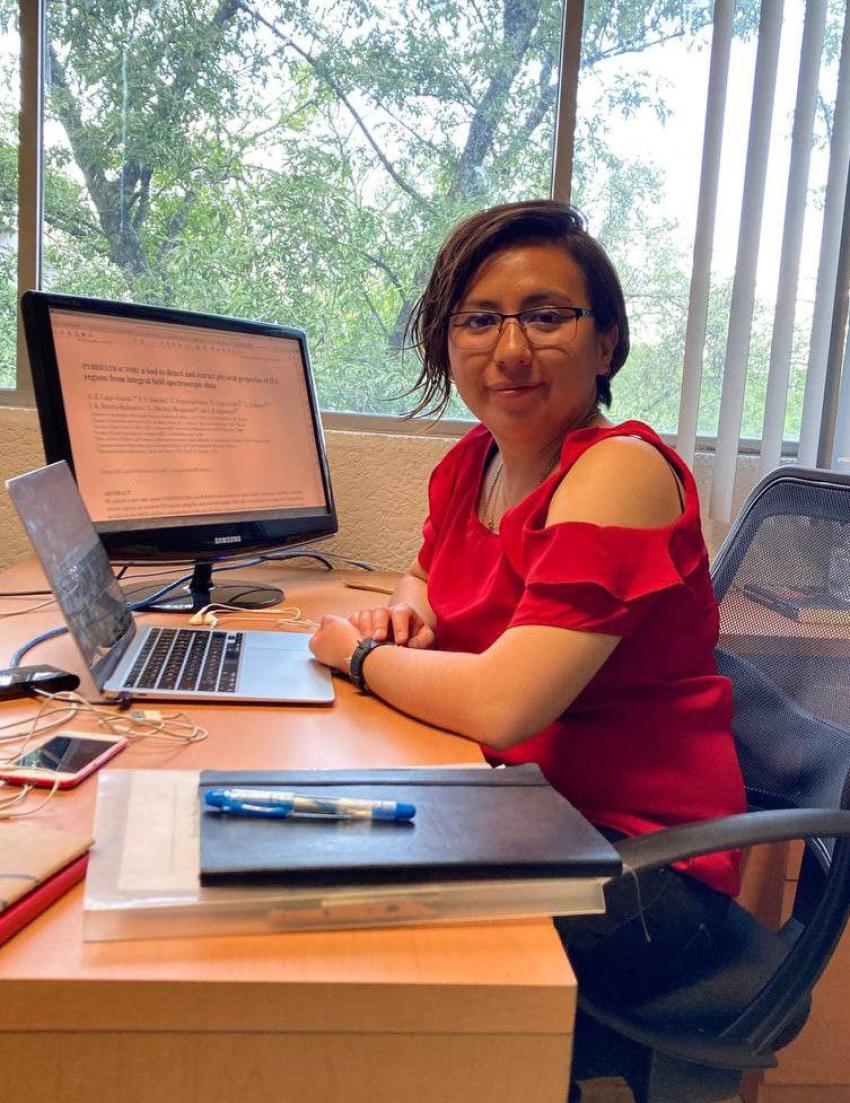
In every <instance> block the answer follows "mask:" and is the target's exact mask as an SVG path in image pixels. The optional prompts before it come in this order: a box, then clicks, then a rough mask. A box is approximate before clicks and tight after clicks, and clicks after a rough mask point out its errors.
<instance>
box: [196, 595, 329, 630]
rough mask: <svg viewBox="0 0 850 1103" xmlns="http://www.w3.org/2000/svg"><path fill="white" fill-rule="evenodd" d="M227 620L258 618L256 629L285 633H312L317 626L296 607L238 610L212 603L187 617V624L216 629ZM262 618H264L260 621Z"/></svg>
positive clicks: (231, 606)
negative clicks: (224, 619) (275, 629)
mask: <svg viewBox="0 0 850 1103" xmlns="http://www.w3.org/2000/svg"><path fill="white" fill-rule="evenodd" d="M225 617H226V618H227V622H228V624H231V623H233V621H240V620H243V619H244V620H246V621H248V620H251V621H253V620H254V618H256V617H260V618H261V624H258V625H257V627H265V628H281V629H284V630H285V631H289V630H295V631H304V632H313V631H315V630H316V629H317V628H318V627H319V625H318V623H317V622H316V621H314V620H310V619H309V617H305V616H302V614H301V610H300V609H299V608H298V606H297V605H284V606H281V607H279V608H277V609H240V608H239V606H238V605H223V604H219V603H217V602H213V603H212V604H211V605H205V606H204V607H203V609H199V610H198V611H197V613H193V614H192V615H191V617H189V623H190V624H194V625H201V624H202V625H206V627H207V628H216V627H218V625H219V624H220V623H221V620H222V619H223V618H225ZM262 618H266V619H265V620H262Z"/></svg>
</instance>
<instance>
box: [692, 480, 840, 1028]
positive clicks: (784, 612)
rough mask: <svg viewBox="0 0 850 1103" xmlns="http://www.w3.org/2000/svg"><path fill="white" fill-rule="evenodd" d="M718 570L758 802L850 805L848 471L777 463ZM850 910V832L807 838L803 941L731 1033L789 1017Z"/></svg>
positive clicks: (790, 934)
mask: <svg viewBox="0 0 850 1103" xmlns="http://www.w3.org/2000/svg"><path fill="white" fill-rule="evenodd" d="M712 578H713V581H714V588H715V593H716V595H717V598H718V601H719V603H720V626H721V627H720V643H719V647H718V651H717V658H718V666H719V667H720V670H721V672H722V673H723V674H725V675H726V676H727V677H728V678H730V679H731V680H732V685H733V690H734V696H735V719H734V722H733V730H734V734H735V743H736V747H737V750H738V757H739V759H740V762H741V768H742V770H743V773H744V781H745V784H746V788H747V798H748V803H749V806H750V808H751V809H765V808H800V809H804V808H829V809H847V808H850V476H843V475H838V474H835V473H834V472H825V471H810V470H806V469H802V468H791V467H787V468H779V469H778V470H777V471H774V472H772V473H771V474H770V475H768V476H767V477H766V478H764V479H763V480H762V481H761V482H760V483H759V485H758V486H757V487H756V488H755V490H754V491H753V493H752V494H751V495H750V497H749V498H748V500H747V502H746V503H745V505H744V507H743V509H742V510H741V513H740V515H739V517H738V519H737V520H736V522H735V524H734V526H733V528H732V529H731V530H730V533H729V535H728V537H727V539H726V541H725V542H724V544H723V547H722V548H721V550H720V552H719V553H718V555H717V558H716V560H715V562H714V565H713V569H712ZM848 910H850V840H848V839H846V838H844V839H840V840H838V841H835V840H833V839H827V838H820V837H818V836H815V837H812V838H808V839H806V840H805V857H804V860H803V867H802V870H801V875H800V880H799V887H798V892H797V898H796V900H795V903H794V909H793V914H792V916H791V918H790V919H789V920H788V922H787V924H786V926H785V927H784V928H783V930H782V932H781V934H782V936H783V937H784V938H785V939H786V940H787V941H788V942H789V943H793V942H797V941H798V940H802V941H801V943H800V945H799V946H798V947H797V952H795V954H794V957H793V958H792V959H790V960H789V961H786V964H785V965H784V966H783V968H782V969H781V970H780V972H779V974H778V975H777V977H776V978H775V979H774V981H773V982H771V984H770V985H768V987H767V989H766V990H765V991H764V992H763V993H762V996H761V997H760V998H759V1000H758V1001H757V1002H756V1004H755V1006H753V1007H751V1008H750V1009H749V1010H748V1012H747V1013H746V1015H745V1016H744V1017H743V1020H742V1021H741V1022H739V1023H738V1024H736V1026H735V1027H733V1028H732V1029H733V1030H734V1031H736V1032H738V1033H743V1032H746V1031H747V1030H750V1031H752V1030H753V1029H755V1028H756V1024H759V1025H758V1029H757V1030H756V1035H755V1037H756V1038H757V1039H758V1040H759V1041H760V1042H762V1044H764V1043H766V1042H767V1041H768V1039H769V1038H770V1034H771V1032H772V1031H773V1030H775V1029H776V1028H777V1024H778V1023H780V1021H781V1020H782V1019H783V1018H785V1019H786V1021H787V1022H790V1018H789V1016H790V1015H791V1012H792V1009H793V1004H794V1002H795V999H800V998H803V997H804V996H805V995H806V994H807V993H808V992H809V991H810V990H811V987H812V986H813V985H814V983H815V981H816V980H817V978H818V976H819V975H820V973H821V972H822V970H823V968H824V966H825V964H826V961H827V960H828V958H829V955H830V954H831V952H832V950H833V948H834V946H835V943H836V941H837V939H838V937H839V935H840V933H841V930H842V929H843V926H844V924H845V922H846V919H847V914H848ZM802 951H806V952H805V953H803V952H802ZM800 1025H801V1024H800ZM798 1029H799V1028H798ZM795 1033H796V1031H795ZM785 1040H786V1041H787V1040H789V1039H785ZM775 1043H776V1039H774V1044H775Z"/></svg>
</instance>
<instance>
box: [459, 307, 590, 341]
mask: <svg viewBox="0 0 850 1103" xmlns="http://www.w3.org/2000/svg"><path fill="white" fill-rule="evenodd" d="M592 314H593V311H592V310H591V309H590V308H588V307H583V306H535V307H532V308H531V309H530V310H520V311H519V313H518V314H503V313H501V311H498V310H461V311H459V312H458V313H457V314H450V315H449V337H450V339H451V342H452V344H454V345H456V346H457V348H459V349H472V350H474V349H480V350H485V349H489V348H492V346H493V345H495V344H496V342H497V341H498V340H499V335H500V334H501V332H502V327H503V326H504V324H505V321H506V320H507V319H508V318H516V320H517V321H518V322H519V324H520V326H521V327H522V332H523V333H524V334H525V339H526V340H527V341H528V343H529V344H530V345H533V346H534V347H535V348H545V347H546V346H547V345H565V344H568V343H569V342H570V341H572V340H573V338H574V337H575V335H576V333H577V332H578V323H579V318H588V317H590V316H591V315H592Z"/></svg>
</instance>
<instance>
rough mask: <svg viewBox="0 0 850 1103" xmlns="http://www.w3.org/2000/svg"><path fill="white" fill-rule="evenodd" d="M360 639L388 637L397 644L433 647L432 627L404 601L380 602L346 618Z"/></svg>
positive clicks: (384, 638)
mask: <svg viewBox="0 0 850 1103" xmlns="http://www.w3.org/2000/svg"><path fill="white" fill-rule="evenodd" d="M349 620H350V623H351V624H352V625H353V626H354V627H355V628H356V629H357V631H358V632H359V634H360V638H361V639H362V638H363V637H365V636H371V638H372V639H373V640H387V639H391V640H392V641H393V643H394V644H396V645H397V646H398V647H418V648H428V647H433V646H434V630H433V629H432V628H431V626H430V625H429V624H426V623H425V621H424V620H423V619H422V617H421V616H420V615H419V613H417V612H416V610H415V609H414V608H413V606H412V605H408V604H407V602H405V601H402V602H398V603H397V604H395V605H382V606H379V607H378V608H377V609H361V610H360V612H359V613H354V615H353V616H351V617H350V618H349Z"/></svg>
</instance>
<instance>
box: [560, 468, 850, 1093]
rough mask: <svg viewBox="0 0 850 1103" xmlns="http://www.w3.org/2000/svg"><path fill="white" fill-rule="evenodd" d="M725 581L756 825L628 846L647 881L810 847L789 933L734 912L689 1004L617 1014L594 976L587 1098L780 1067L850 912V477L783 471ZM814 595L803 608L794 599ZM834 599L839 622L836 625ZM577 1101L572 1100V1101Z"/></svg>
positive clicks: (711, 827)
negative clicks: (751, 854)
mask: <svg viewBox="0 0 850 1103" xmlns="http://www.w3.org/2000/svg"><path fill="white" fill-rule="evenodd" d="M712 579H713V582H714V587H715V592H716V594H717V598H718V601H719V603H720V613H721V636H720V645H719V647H718V652H717V657H718V665H719V667H720V671H721V673H723V674H725V675H726V676H727V677H729V678H730V679H731V680H732V683H733V689H734V697H735V719H734V724H733V729H734V736H735V742H736V746H737V749H738V754H739V758H740V762H741V768H742V770H743V774H744V781H745V785H746V790H747V800H748V805H749V809H750V811H748V812H747V813H744V814H742V815H737V816H728V817H724V818H722V819H718V820H712V821H708V822H703V823H696V824H688V825H683V826H677V827H674V828H670V829H666V830H662V831H657V832H654V833H652V834H649V835H644V836H641V837H639V838H634V839H626V840H623V841H622V842H620V843H618V844H616V845H617V848H618V850H619V851H620V854H621V857H622V858H623V862H624V865H626V866H628V867H630V868H631V869H632V870H635V871H639V870H647V869H652V868H657V867H658V866H661V865H667V864H669V863H670V862H673V861H675V860H677V859H680V858H686V857H690V856H696V855H698V854H706V853H711V852H713V851H717V850H726V849H730V848H736V847H747V846H751V845H753V844H755V843H766V842H779V841H787V840H793V839H802V840H805V846H804V848H803V859H802V865H801V870H800V877H799V882H798V888H797V892H796V897H795V900H794V904H793V908H792V913H791V915H790V917H789V918H788V919H787V921H786V922H785V923H784V924H783V926H782V927H781V929H780V930H778V931H776V932H773V931H771V930H769V929H768V928H767V927H766V926H764V925H763V924H762V923H761V922H760V921H759V920H757V919H756V918H754V917H753V916H752V915H750V914H749V913H748V912H747V911H745V910H744V909H743V908H742V907H740V906H739V905H738V904H736V903H734V902H733V904H732V907H731V909H730V912H729V915H728V920H727V922H726V924H725V928H724V937H723V938H722V940H721V944H720V946H719V947H718V951H717V954H716V956H715V957H714V959H713V960H712V961H711V963H710V964H708V965H706V966H705V968H704V970H703V972H702V973H700V974H699V975H694V976H692V977H689V978H688V981H687V983H685V984H683V985H682V986H681V987H680V988H677V989H676V990H675V991H668V992H665V993H664V994H663V995H660V996H658V995H656V996H653V997H651V998H646V999H643V1000H642V999H640V998H638V997H636V998H635V1001H634V1002H633V1003H631V1004H629V1006H625V1007H624V1006H622V1005H617V1006H614V1005H612V1003H611V1001H610V1000H606V996H605V993H604V992H603V991H601V989H599V988H596V989H595V988H594V982H593V977H592V976H586V977H585V976H582V975H580V974H579V977H578V982H579V1012H578V1016H577V1021H576V1032H575V1038H574V1059H573V1070H572V1079H573V1083H574V1085H575V1084H576V1083H577V1082H580V1081H582V1080H585V1079H589V1078H595V1077H600V1076H622V1077H624V1078H625V1080H626V1081H627V1083H628V1085H629V1087H630V1088H631V1090H632V1092H633V1094H634V1097H635V1100H636V1103H713V1101H717V1100H722V1099H728V1098H729V1097H730V1096H733V1095H735V1093H736V1092H737V1091H738V1089H739V1086H740V1081H741V1077H742V1072H743V1070H746V1069H764V1068H769V1067H772V1066H774V1065H776V1063H777V1061H776V1057H775V1052H776V1050H778V1049H780V1048H781V1047H782V1046H784V1045H787V1044H788V1042H790V1041H791V1040H792V1038H794V1037H795V1036H796V1035H797V1034H798V1033H799V1031H800V1030H801V1028H802V1026H803V1024H804V1023H805V1021H806V1018H807V1016H808V1012H809V996H810V992H811V989H812V987H813V986H814V984H815V982H816V981H817V979H818V977H819V976H820V974H821V972H822V971H823V969H824V967H825V966H826V963H827V962H828V960H829V958H830V955H831V954H832V951H833V950H834V948H835V946H836V943H837V942H838V939H839V937H840V935H841V932H842V930H843V928H844V925H845V922H846V920H847V916H848V911H850V811H847V809H850V692H848V690H850V614H848V613H847V612H846V611H842V610H841V608H840V606H841V601H842V599H844V600H847V602H848V609H850V477H848V476H841V475H837V474H834V473H832V472H826V471H809V470H804V469H802V468H792V467H784V468H780V469H778V470H777V471H774V472H773V473H771V474H770V475H768V476H767V477H766V478H764V479H762V481H761V482H760V483H759V484H758V486H757V487H756V488H755V489H754V490H753V492H752V493H751V494H750V496H749V498H748V499H747V501H746V503H745V504H744V506H743V508H742V510H741V512H740V514H739V516H738V518H737V520H736V521H735V523H734V525H733V527H732V529H731V530H730V532H729V535H728V537H727V538H726V540H725V542H724V544H723V546H722V548H721V549H720V551H719V553H718V555H717V558H716V560H715V562H714V564H713V567H712ZM804 587H810V589H809V590H808V591H807V592H806V593H805V594H804V595H803V596H801V597H799V598H798V599H797V600H796V603H795V596H794V595H789V594H787V593H785V594H783V593H782V592H783V591H790V590H802V589H803V588H804ZM753 595H755V596H756V597H757V598H758V600H753ZM825 595H832V596H831V597H825ZM772 598H775V599H776V604H777V605H781V602H782V600H783V599H784V600H786V601H790V604H786V605H784V606H782V608H783V609H784V612H777V611H776V608H769V607H768V606H767V605H765V604H762V602H764V601H771V600H772ZM824 601H826V602H827V603H828V604H832V605H833V606H836V607H838V608H833V609H832V610H831V611H825V610H823V609H822V608H820V607H819V606H820V603H821V602H824ZM797 605H801V609H800V610H799V611H798V610H797ZM793 615H797V616H802V617H803V619H804V620H806V619H812V620H815V621H818V620H826V621H828V620H830V619H831V620H832V621H833V622H834V623H833V624H831V625H830V624H818V623H815V624H809V623H800V622H799V621H798V620H795V619H792V616H793ZM579 1094H580V1093H579V1092H578V1091H577V1090H576V1088H575V1087H572V1088H571V1093H570V1098H571V1099H573V1100H574V1099H577V1098H579Z"/></svg>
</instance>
